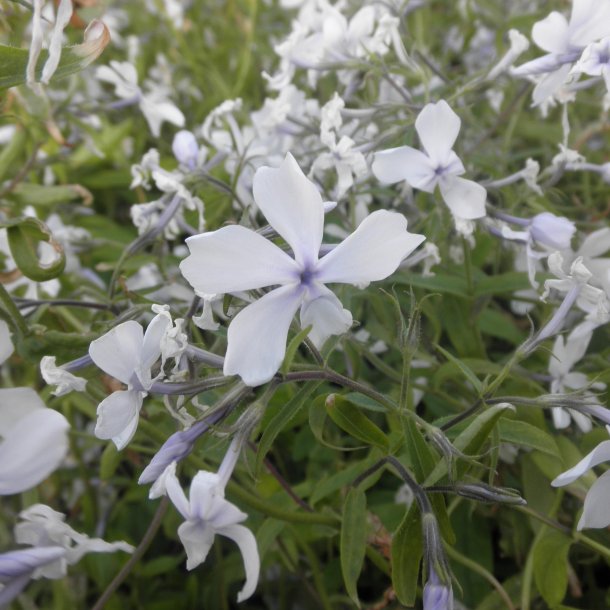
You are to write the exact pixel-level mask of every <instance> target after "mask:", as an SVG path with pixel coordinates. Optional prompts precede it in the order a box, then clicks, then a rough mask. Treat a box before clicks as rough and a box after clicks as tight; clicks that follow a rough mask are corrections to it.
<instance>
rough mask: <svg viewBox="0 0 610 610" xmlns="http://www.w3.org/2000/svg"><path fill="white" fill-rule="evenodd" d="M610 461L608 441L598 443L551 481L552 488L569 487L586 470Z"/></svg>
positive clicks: (609, 442) (609, 444)
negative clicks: (574, 464)
mask: <svg viewBox="0 0 610 610" xmlns="http://www.w3.org/2000/svg"><path fill="white" fill-rule="evenodd" d="M609 460H610V441H604V442H603V443H600V444H599V445H598V446H597V447H595V449H593V451H591V452H590V453H588V454H587V455H585V457H584V458H583V459H582V460H580V462H578V464H576V466H572V468H570V469H569V470H566V471H565V472H564V473H562V474H560V475H559V476H558V477H557V478H555V479H554V480H553V481H551V485H552V486H553V487H562V486H563V485H569V484H570V483H572V482H573V481H575V480H576V479H578V478H579V477H580V476H582V475H583V474H584V473H585V472H587V470H589V469H590V468H593V467H594V466H597V465H598V464H601V463H602V462H607V461H609Z"/></svg>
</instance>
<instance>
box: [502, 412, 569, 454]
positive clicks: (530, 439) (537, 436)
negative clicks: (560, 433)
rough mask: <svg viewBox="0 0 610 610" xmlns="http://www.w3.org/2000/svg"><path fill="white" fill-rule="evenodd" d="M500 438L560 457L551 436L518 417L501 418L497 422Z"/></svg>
mask: <svg viewBox="0 0 610 610" xmlns="http://www.w3.org/2000/svg"><path fill="white" fill-rule="evenodd" d="M498 429H499V431H500V440H502V441H504V442H506V443H513V444H515V445H521V446H522V447H529V448H530V449H536V450H537V451H542V452H543V453H548V454H549V455H552V456H555V457H560V455H559V450H558V449H557V443H556V442H555V440H554V439H553V437H552V436H551V435H550V434H548V433H546V432H544V431H543V430H540V428H537V427H536V426H532V424H528V423H527V422H524V421H521V420H518V419H503V420H502V421H500V422H499V423H498Z"/></svg>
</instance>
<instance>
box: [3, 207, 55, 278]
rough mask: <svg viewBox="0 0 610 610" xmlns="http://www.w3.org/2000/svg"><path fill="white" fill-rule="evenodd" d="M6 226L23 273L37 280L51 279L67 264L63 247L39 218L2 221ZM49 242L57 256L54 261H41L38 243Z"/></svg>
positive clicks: (16, 259)
mask: <svg viewBox="0 0 610 610" xmlns="http://www.w3.org/2000/svg"><path fill="white" fill-rule="evenodd" d="M0 226H2V227H6V230H7V235H8V243H9V247H10V249H11V254H12V255H13V258H14V259H15V263H16V265H17V267H18V268H19V270H20V271H21V273H23V275H25V276H26V277H28V278H30V279H31V280H34V281H36V282H45V281H47V280H51V279H53V278H55V277H57V276H58V275H61V273H62V272H63V270H64V267H65V266H66V257H65V255H64V251H63V248H62V247H61V246H60V245H59V243H57V242H56V241H55V240H54V239H53V236H52V235H51V233H50V232H49V229H48V228H47V227H46V225H44V224H43V223H42V222H40V220H38V219H37V218H30V217H27V218H16V219H14V220H10V221H5V222H3V223H0ZM40 242H46V243H48V244H49V245H50V246H51V247H52V248H53V249H54V250H55V252H56V254H57V256H56V258H55V260H54V261H53V262H52V263H49V264H47V263H41V262H40V259H39V258H38V245H39V243H40Z"/></svg>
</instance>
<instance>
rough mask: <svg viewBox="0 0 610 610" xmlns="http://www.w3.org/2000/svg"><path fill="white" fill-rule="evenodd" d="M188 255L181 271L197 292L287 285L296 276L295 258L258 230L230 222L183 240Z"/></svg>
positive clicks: (205, 292) (221, 292)
mask: <svg viewBox="0 0 610 610" xmlns="http://www.w3.org/2000/svg"><path fill="white" fill-rule="evenodd" d="M186 245H187V246H188V247H189V250H190V252H191V254H190V256H188V257H187V258H185V259H184V260H183V261H182V262H181V263H180V271H182V275H184V277H185V278H186V279H187V281H188V282H189V283H190V284H191V286H192V287H193V288H194V289H195V291H196V292H197V293H198V294H200V295H213V294H224V293H227V292H239V291H242V290H253V289H255V288H264V287H265V286H274V285H277V284H287V283H289V282H294V281H295V279H296V278H297V277H298V267H297V265H296V263H295V262H294V260H293V259H292V258H290V256H288V255H287V254H286V253H285V252H283V251H282V250H280V249H279V248H278V247H277V246H276V245H275V244H273V243H272V242H270V241H269V240H268V239H265V238H264V237H262V236H261V235H259V234H258V233H255V232H254V231H251V230H250V229H246V228H245V227H240V226H237V225H233V226H230V227H223V228H222V229H218V231H212V232H211V233H203V234H202V235H195V236H193V237H189V238H188V239H187V240H186Z"/></svg>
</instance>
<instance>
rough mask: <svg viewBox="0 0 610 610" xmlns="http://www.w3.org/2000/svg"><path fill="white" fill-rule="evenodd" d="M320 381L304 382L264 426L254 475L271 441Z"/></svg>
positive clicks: (299, 408)
mask: <svg viewBox="0 0 610 610" xmlns="http://www.w3.org/2000/svg"><path fill="white" fill-rule="evenodd" d="M321 383H322V382H320V381H319V382H315V383H308V384H305V385H304V386H303V387H302V388H301V389H300V390H299V391H298V392H297V393H296V394H295V395H294V396H293V397H292V399H291V400H290V401H289V402H288V404H287V405H285V406H284V407H282V408H281V409H280V410H279V411H278V412H277V414H276V415H275V416H274V417H273V419H272V420H271V421H270V422H269V423H268V424H267V425H266V426H265V431H264V432H263V435H262V436H261V440H260V442H259V444H258V451H257V454H256V466H255V469H254V472H255V473H256V476H258V474H259V473H260V470H261V466H262V463H263V460H264V459H265V456H266V455H267V453H268V452H269V449H271V445H273V441H275V439H276V438H277V435H278V434H279V433H280V432H281V431H282V430H283V429H284V428H285V427H286V426H287V425H288V423H289V422H290V421H291V420H292V419H293V418H294V417H295V416H296V415H297V413H298V412H299V411H300V410H301V409H302V408H303V406H304V405H305V402H306V401H307V399H308V398H309V397H310V396H311V395H312V394H313V393H314V392H315V391H316V390H317V389H318V388H319V387H320V384H321Z"/></svg>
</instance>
